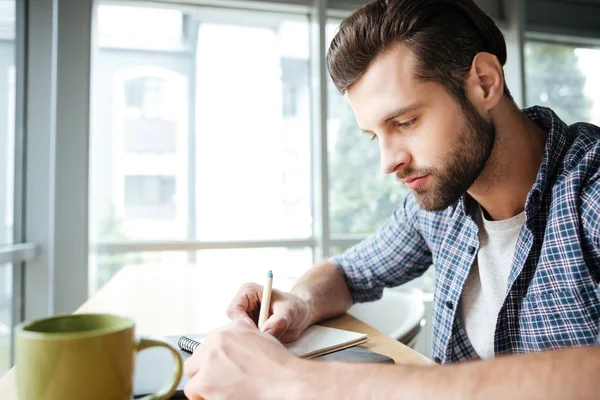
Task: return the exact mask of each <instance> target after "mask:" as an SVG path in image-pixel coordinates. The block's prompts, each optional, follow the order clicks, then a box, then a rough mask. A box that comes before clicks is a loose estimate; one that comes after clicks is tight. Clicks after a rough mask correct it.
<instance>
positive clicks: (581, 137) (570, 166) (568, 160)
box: [557, 122, 600, 185]
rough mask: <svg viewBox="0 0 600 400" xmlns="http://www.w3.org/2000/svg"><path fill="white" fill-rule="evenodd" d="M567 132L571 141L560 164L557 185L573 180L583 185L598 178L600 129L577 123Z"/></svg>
mask: <svg viewBox="0 0 600 400" xmlns="http://www.w3.org/2000/svg"><path fill="white" fill-rule="evenodd" d="M568 132H569V134H568V137H569V138H570V139H571V140H570V143H569V145H568V147H567V151H566V152H565V154H564V157H563V160H562V163H561V164H562V168H561V173H560V175H561V176H560V177H559V179H558V180H557V183H559V184H560V183H561V182H563V181H569V180H573V179H574V180H576V181H577V182H578V183H579V184H581V185H585V184H586V183H587V182H589V181H590V180H595V179H597V178H598V177H600V127H598V126H596V125H593V124H590V123H585V122H578V123H576V124H573V125H570V126H569V127H568ZM561 178H562V179H561Z"/></svg>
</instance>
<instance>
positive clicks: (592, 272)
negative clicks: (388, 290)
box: [332, 107, 600, 363]
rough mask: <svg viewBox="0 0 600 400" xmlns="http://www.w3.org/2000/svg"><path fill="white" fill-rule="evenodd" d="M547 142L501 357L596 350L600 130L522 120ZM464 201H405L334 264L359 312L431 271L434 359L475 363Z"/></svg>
mask: <svg viewBox="0 0 600 400" xmlns="http://www.w3.org/2000/svg"><path fill="white" fill-rule="evenodd" d="M524 112H525V113H526V114H527V115H528V117H529V118H530V119H531V120H533V121H534V122H536V123H537V124H538V125H540V126H542V127H543V128H544V129H546V130H547V131H548V132H549V134H548V138H547V141H546V148H545V152H544V157H543V160H542V164H541V166H540V169H539V172H538V175H537V178H536V182H535V184H534V185H533V187H532V189H531V191H530V192H529V194H528V196H527V200H526V203H525V223H524V225H523V228H522V229H521V232H520V234H519V238H518V240H517V245H516V248H515V256H514V259H513V263H512V266H511V272H510V276H509V279H508V287H507V292H506V298H505V300H504V304H503V306H502V308H501V309H500V313H499V315H498V320H497V324H496V330H495V335H494V352H495V354H496V355H500V354H513V353H529V352H537V351H542V350H547V349H554V348H559V347H565V346H584V345H590V344H594V343H595V342H596V341H597V340H598V341H599V343H600V337H599V336H598V334H599V329H600V327H599V322H600V290H599V291H598V292H597V291H596V290H597V289H598V284H599V282H600V182H599V180H600V128H598V127H596V126H594V125H591V124H585V123H578V124H574V125H571V126H567V125H566V124H565V123H564V122H562V121H561V120H560V119H559V118H558V117H557V116H556V114H554V112H552V111H551V110H549V109H547V108H542V107H532V108H528V109H526V110H524ZM473 203H474V201H473V199H471V198H470V197H469V196H468V195H465V196H463V198H461V199H460V200H459V201H458V202H457V203H456V204H454V205H453V206H451V207H449V208H448V209H446V210H444V211H440V212H426V211H424V210H422V209H421V208H420V207H419V206H418V204H417V202H416V200H415V198H414V196H412V195H411V194H409V195H408V196H407V197H406V199H405V200H404V203H403V205H401V206H399V207H398V208H397V209H396V210H395V211H394V213H393V214H392V216H391V217H390V218H389V220H388V221H387V222H386V223H385V224H384V225H383V226H382V227H381V228H380V229H379V230H378V231H377V232H376V233H375V234H374V235H373V236H371V237H370V238H368V239H366V240H365V241H363V242H361V243H359V244H357V245H356V246H354V247H352V248H350V249H348V250H347V251H346V252H345V253H344V254H342V255H340V256H337V257H333V258H332V260H333V261H334V262H335V263H336V264H337V265H338V267H339V269H340V271H341V272H342V273H343V275H344V278H345V280H346V283H347V284H348V288H349V289H350V292H351V293H352V297H353V299H354V301H355V302H365V301H373V300H376V299H378V298H380V297H381V295H382V291H383V288H384V287H394V286H398V285H401V284H403V283H405V282H408V281H410V280H411V279H414V278H416V277H418V276H420V275H421V274H423V273H424V272H425V271H426V270H427V269H428V268H429V266H430V265H432V264H434V265H435V268H436V269H435V288H434V301H433V357H434V359H435V360H436V361H437V362H439V363H450V362H456V361H461V360H467V359H472V358H477V353H476V352H475V350H474V349H473V347H472V346H471V343H470V342H469V339H468V338H467V335H466V333H465V331H464V329H463V327H462V324H461V323H460V318H457V314H458V313H457V309H458V307H460V301H459V300H460V295H461V292H462V288H463V285H464V282H465V279H466V278H467V275H468V273H469V269H470V268H471V265H472V264H473V261H474V259H475V257H476V256H477V251H478V247H479V239H478V235H477V226H476V224H475V222H474V221H473V219H472V218H471V217H470V215H471V214H470V210H471V207H472V206H473V205H474V204H473Z"/></svg>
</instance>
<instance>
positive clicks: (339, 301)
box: [291, 261, 352, 325]
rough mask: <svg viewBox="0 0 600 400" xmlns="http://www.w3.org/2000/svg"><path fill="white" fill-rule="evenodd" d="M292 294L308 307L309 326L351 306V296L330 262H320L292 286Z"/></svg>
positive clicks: (337, 270) (339, 273) (340, 312)
mask: <svg viewBox="0 0 600 400" xmlns="http://www.w3.org/2000/svg"><path fill="white" fill-rule="evenodd" d="M291 292H292V293H293V294H295V295H297V296H299V297H300V298H302V299H303V300H305V301H306V302H307V303H308V305H309V307H308V308H309V314H310V315H309V325H312V324H314V323H316V322H318V321H321V320H323V319H326V318H331V317H335V316H337V315H340V314H343V313H344V312H346V310H348V308H350V306H351V305H352V296H351V294H350V290H349V289H348V285H346V282H345V280H344V276H343V275H342V273H341V271H340V270H339V268H338V267H337V265H335V264H334V263H333V262H331V261H322V262H320V263H318V264H316V265H315V266H314V267H313V268H311V269H310V270H309V271H308V272H306V273H305V274H304V275H303V276H302V277H301V278H300V279H299V280H298V282H297V283H296V285H294V287H293V288H292V291H291Z"/></svg>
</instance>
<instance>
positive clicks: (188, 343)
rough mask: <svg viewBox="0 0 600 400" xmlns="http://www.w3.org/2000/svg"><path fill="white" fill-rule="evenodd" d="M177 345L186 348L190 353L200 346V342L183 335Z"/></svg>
mask: <svg viewBox="0 0 600 400" xmlns="http://www.w3.org/2000/svg"><path fill="white" fill-rule="evenodd" d="M177 345H178V346H179V347H180V348H181V349H182V350H185V351H187V352H189V353H193V352H194V350H196V347H198V346H200V343H199V342H196V341H195V340H193V339H190V338H188V337H185V336H182V337H180V338H179V341H178V342H177Z"/></svg>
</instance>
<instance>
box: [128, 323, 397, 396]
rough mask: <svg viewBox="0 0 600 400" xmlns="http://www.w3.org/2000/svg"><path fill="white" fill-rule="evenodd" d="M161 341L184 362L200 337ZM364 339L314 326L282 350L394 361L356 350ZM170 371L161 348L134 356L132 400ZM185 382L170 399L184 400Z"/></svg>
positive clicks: (340, 358) (150, 389)
mask: <svg viewBox="0 0 600 400" xmlns="http://www.w3.org/2000/svg"><path fill="white" fill-rule="evenodd" d="M165 339H167V340H168V341H170V342H171V343H172V344H173V345H174V346H175V347H176V348H179V349H180V351H179V353H180V354H181V357H182V359H183V360H184V362H185V360H187V359H188V358H189V357H191V354H192V352H193V350H194V349H195V348H196V347H197V346H200V345H201V344H202V342H203V341H204V335H203V334H196V335H184V336H179V335H178V336H166V337H165ZM367 340H368V337H367V335H366V334H362V333H357V332H350V331H344V330H341V329H335V328H329V327H324V326H318V325H314V326H311V327H310V328H308V329H307V330H306V331H304V333H303V334H302V335H301V336H300V338H298V340H296V341H295V342H293V343H289V344H287V345H286V347H287V349H288V350H290V351H291V352H292V353H294V354H295V355H297V356H298V357H303V358H316V359H317V360H323V361H343V362H377V363H393V362H394V361H393V360H392V359H391V358H389V357H387V356H384V355H382V354H378V353H375V352H372V351H370V350H367V349H364V348H362V347H357V345H358V344H361V343H364V342H366V341H367ZM172 369H173V360H172V356H171V354H170V353H169V352H168V351H166V350H164V349H161V348H151V349H147V350H144V351H141V352H140V353H138V355H137V357H136V367H135V374H134V384H133V389H134V394H135V396H134V397H136V398H138V397H141V396H143V395H147V394H150V393H152V392H154V391H156V390H157V389H159V388H161V387H162V386H164V383H165V382H167V381H168V380H169V378H170V377H171V374H172ZM186 383H187V377H185V376H184V377H182V379H181V381H180V382H179V386H178V387H177V391H176V393H175V395H174V396H173V398H185V396H184V394H183V388H184V387H185V384H186Z"/></svg>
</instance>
